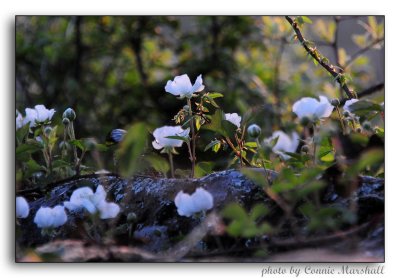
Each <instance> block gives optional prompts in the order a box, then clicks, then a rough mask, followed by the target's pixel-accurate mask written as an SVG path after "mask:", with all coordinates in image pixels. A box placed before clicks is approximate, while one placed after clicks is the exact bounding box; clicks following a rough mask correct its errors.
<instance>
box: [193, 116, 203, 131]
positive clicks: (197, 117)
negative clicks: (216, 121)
mask: <svg viewBox="0 0 400 278" xmlns="http://www.w3.org/2000/svg"><path fill="white" fill-rule="evenodd" d="M194 122H195V125H196V130H200V127H201V117H200V116H197V115H196V116H194Z"/></svg>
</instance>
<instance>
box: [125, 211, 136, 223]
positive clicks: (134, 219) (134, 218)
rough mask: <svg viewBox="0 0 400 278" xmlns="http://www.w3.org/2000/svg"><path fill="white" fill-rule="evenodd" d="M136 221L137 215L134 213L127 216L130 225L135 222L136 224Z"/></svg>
mask: <svg viewBox="0 0 400 278" xmlns="http://www.w3.org/2000/svg"><path fill="white" fill-rule="evenodd" d="M136 220H137V215H136V213H134V212H130V213H128V215H127V216H126V221H127V222H129V223H134V222H136Z"/></svg>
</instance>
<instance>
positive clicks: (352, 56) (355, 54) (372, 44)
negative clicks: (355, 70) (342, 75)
mask: <svg viewBox="0 0 400 278" xmlns="http://www.w3.org/2000/svg"><path fill="white" fill-rule="evenodd" d="M382 41H383V38H380V39H378V40H375V41H373V42H371V43H370V44H368V45H367V46H366V47H364V48H361V49H360V50H358V51H357V52H356V53H354V54H353V55H351V58H350V60H349V61H348V62H347V64H346V65H345V67H344V69H347V68H348V67H350V66H351V64H353V62H354V61H355V60H356V59H357V58H358V56H360V55H362V54H364V53H365V52H367V51H368V50H370V49H371V48H372V47H373V46H375V45H376V44H378V43H381V42H382Z"/></svg>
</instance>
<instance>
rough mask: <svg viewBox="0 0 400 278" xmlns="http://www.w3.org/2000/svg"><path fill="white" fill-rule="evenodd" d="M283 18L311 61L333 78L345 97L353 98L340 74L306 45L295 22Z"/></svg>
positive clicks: (315, 50)
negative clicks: (344, 93)
mask: <svg viewBox="0 0 400 278" xmlns="http://www.w3.org/2000/svg"><path fill="white" fill-rule="evenodd" d="M285 18H286V20H287V21H288V22H289V23H290V25H291V26H292V28H293V30H294V32H295V33H296V36H297V39H298V40H299V41H300V42H301V44H302V45H303V47H304V49H305V50H306V51H307V53H308V54H309V55H310V56H311V57H313V59H314V60H315V61H317V62H318V63H319V64H320V65H321V66H322V67H323V68H324V69H326V71H328V72H329V73H330V74H331V75H332V77H334V78H335V80H336V81H337V82H338V83H339V84H340V86H341V87H342V88H343V90H344V91H345V92H346V95H347V96H348V97H349V98H354V94H353V92H352V91H351V90H350V88H349V87H348V86H347V84H346V82H345V81H341V80H340V77H341V73H338V72H336V71H335V67H334V66H333V65H332V64H330V63H329V62H328V61H327V59H323V57H320V55H319V54H318V52H317V49H316V48H315V47H310V45H309V44H308V43H307V42H308V41H307V40H306V39H305V38H304V36H303V34H302V33H301V31H300V29H299V26H298V24H297V22H295V21H293V19H291V18H290V17H289V16H285Z"/></svg>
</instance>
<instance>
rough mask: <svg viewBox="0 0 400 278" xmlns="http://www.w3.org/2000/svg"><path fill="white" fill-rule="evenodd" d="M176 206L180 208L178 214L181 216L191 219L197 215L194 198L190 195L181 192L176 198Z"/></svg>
mask: <svg viewBox="0 0 400 278" xmlns="http://www.w3.org/2000/svg"><path fill="white" fill-rule="evenodd" d="M174 201H175V206H176V207H177V208H178V214H179V215H181V216H186V217H190V216H191V215H192V214H194V213H195V209H194V206H193V202H192V198H191V196H190V195H189V194H186V193H183V191H179V193H178V194H177V195H176V197H175V200H174Z"/></svg>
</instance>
